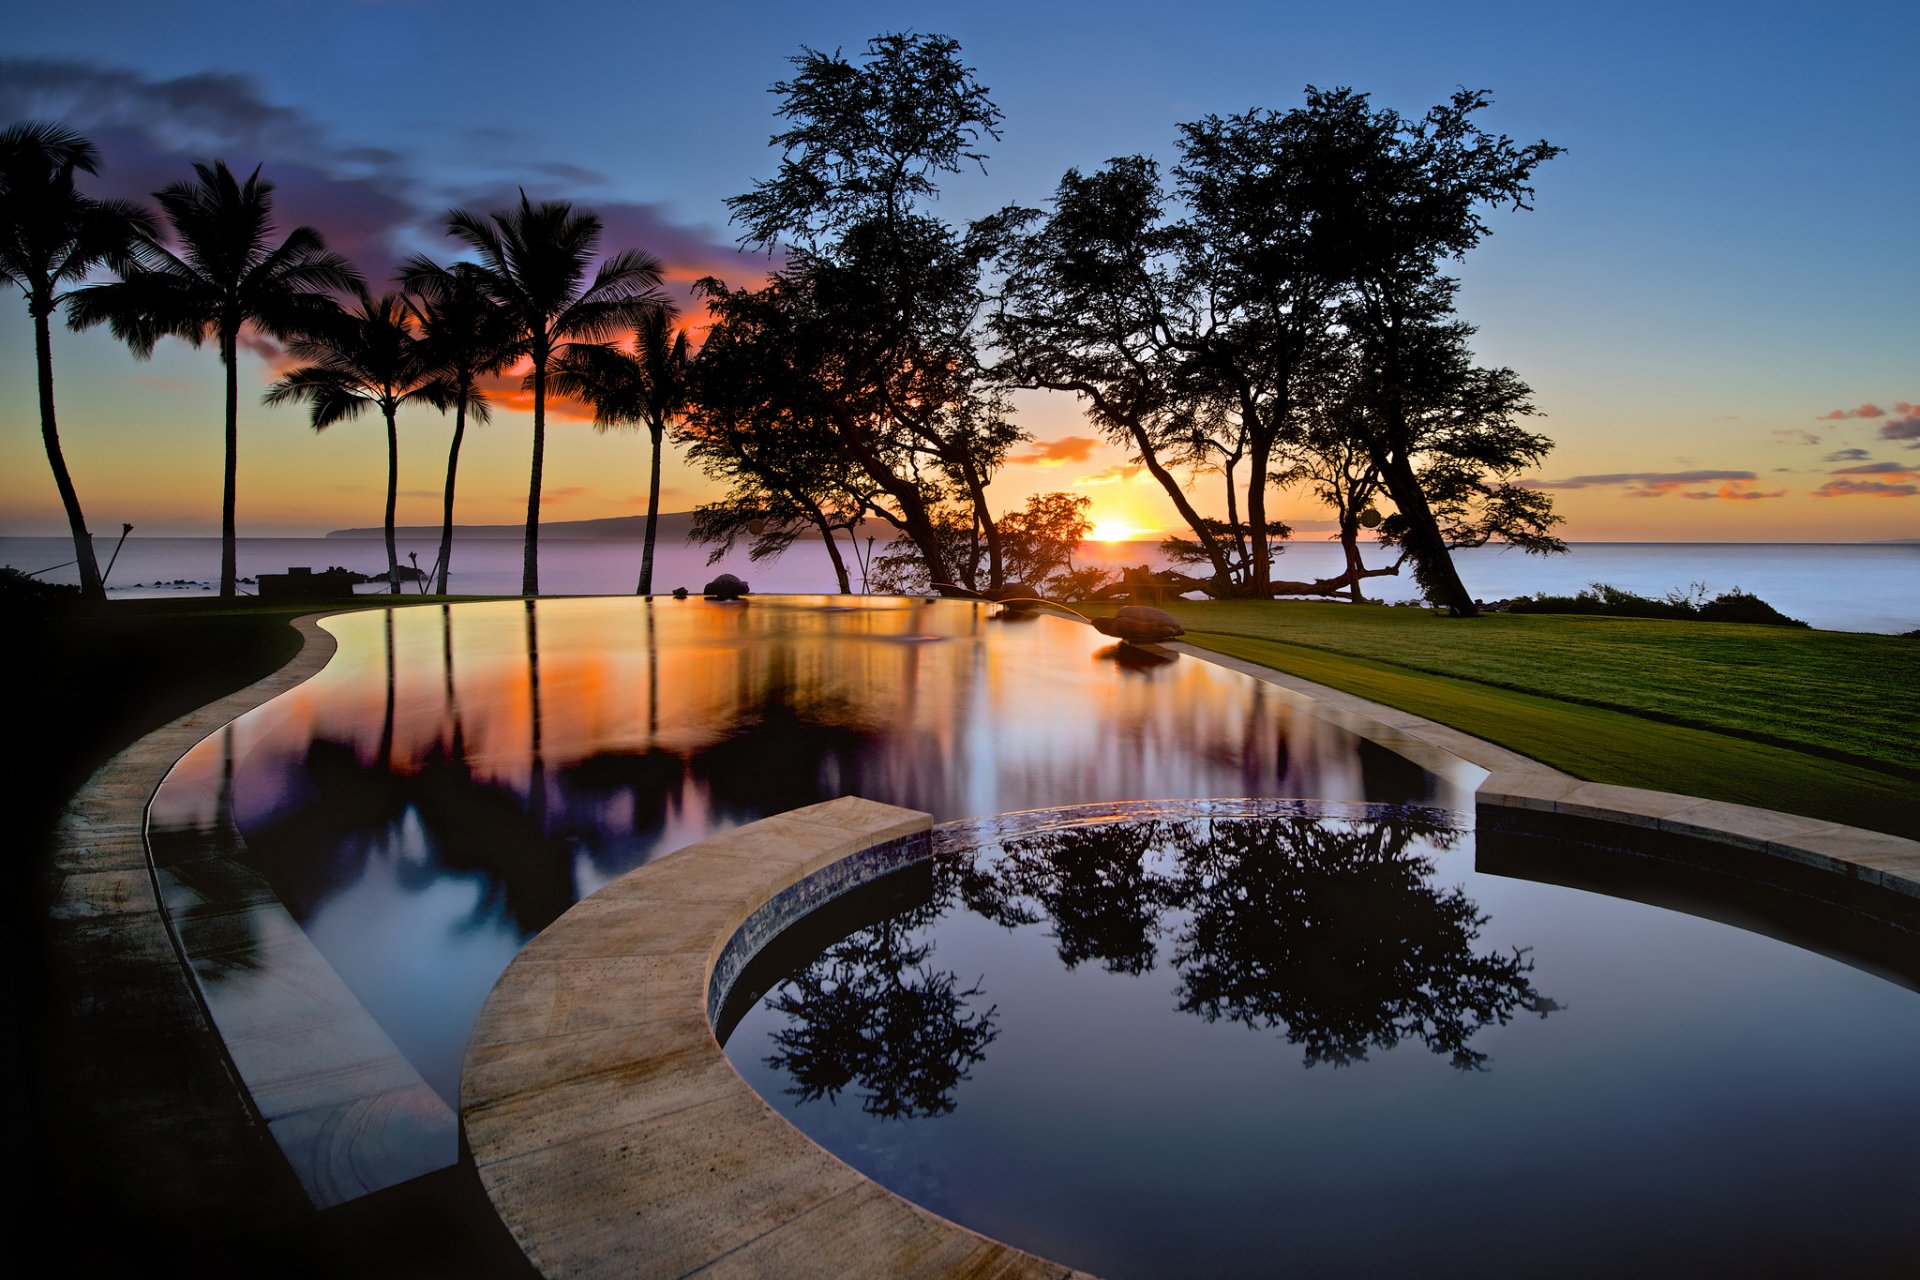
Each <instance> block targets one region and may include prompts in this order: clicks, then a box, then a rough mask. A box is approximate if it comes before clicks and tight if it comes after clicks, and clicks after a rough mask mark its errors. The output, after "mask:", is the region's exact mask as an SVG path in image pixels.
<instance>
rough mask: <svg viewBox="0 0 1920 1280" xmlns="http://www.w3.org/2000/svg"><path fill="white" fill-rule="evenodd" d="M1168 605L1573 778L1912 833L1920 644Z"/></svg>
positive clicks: (1671, 627)
mask: <svg viewBox="0 0 1920 1280" xmlns="http://www.w3.org/2000/svg"><path fill="white" fill-rule="evenodd" d="M1168 608H1169V609H1170V611H1171V612H1173V613H1174V614H1175V615H1176V616H1178V617H1179V618H1180V620H1181V623H1182V625H1184V626H1185V627H1186V628H1187V630H1188V634H1187V636H1186V639H1187V640H1189V641H1191V642H1192V643H1194V644H1196V645H1198V646H1201V647H1203V648H1210V649H1214V650H1217V651H1219V652H1221V653H1226V654H1231V655H1233V656H1235V657H1238V658H1243V659H1246V660H1248V661H1252V662H1258V663H1260V664H1262V665H1264V666H1270V667H1273V668H1275V669H1277V670H1281V671H1286V672H1290V673H1292V674H1294V675H1298V676H1301V677H1304V678H1305V679H1308V680H1314V681H1317V682H1319V683H1321V684H1326V685H1330V686H1332V687H1334V688H1337V689H1342V690H1345V691H1347V692H1350V693H1355V694H1358V695H1360V696H1362V697H1366V698H1371V699H1373V700H1375V701H1378V702H1384V703H1388V704H1390V705H1392V706H1396V707H1400V708H1403V709H1405V710H1408V711H1412V712H1414V713H1415V714H1418V715H1423V716H1426V717H1427V718H1428V719H1431V720H1436V721H1439V722H1440V723H1442V724H1447V725H1451V726H1453V727H1455V728H1457V729H1461V730H1463V731H1465V732H1467V733H1471V734H1474V735H1475V736H1477V737H1481V738H1485V739H1487V740H1488V741H1490V742H1497V743H1499V744H1500V745H1502V746H1505V747H1509V748H1511V749H1512V750H1515V751H1519V752H1521V753H1523V754H1525V755H1528V756H1531V757H1533V758H1535V759H1537V760H1540V761H1543V762H1544V763H1547V764H1550V765H1553V766H1554V767H1555V768H1559V769H1564V770H1566V771H1567V772H1568V773H1572V774H1575V775H1577V776H1579V777H1582V778H1589V779H1592V780H1595V781H1600V782H1613V783H1619V784H1622V785H1626V786H1637V787H1651V788H1655V789H1658V790H1662V791H1678V792H1685V793H1687V794H1692V795H1700V796H1706V797H1709V798H1712V799H1719V800H1732V801H1736V802H1738V803H1741V804H1754V805H1761V806H1764V807H1767V808H1775V809H1784V810H1787V811H1788V812H1793V813H1801V814H1806V815H1808V816H1811V817H1820V818H1829V819H1832V820H1834V821H1838V822H1847V823H1851V824H1853V825H1857V826H1864V827H1871V828H1874V829H1877V830H1883V831H1892V832H1896V833H1898V834H1901V835H1907V836H1913V837H1920V750H1917V749H1916V745H1915V740H1916V735H1915V732H1914V726H1915V725H1916V724H1920V641H1915V640H1913V639H1908V638H1904V637H1897V636H1876V635H1859V634H1853V633H1847V632H1829V631H1802V630H1798V629H1790V628H1774V627H1756V626H1738V625H1730V624H1723V623H1696V622H1671V621H1660V620H1643V619H1627V618H1595V617H1586V616H1573V615H1544V614H1527V615H1519V614H1489V615H1486V616H1484V617H1481V618H1475V619H1470V620H1461V619H1453V618H1446V617H1442V616H1440V615H1438V614H1434V613H1430V612H1428V611H1426V610H1424V609H1399V608H1381V607H1354V606H1350V605H1341V604H1329V603H1314V602H1306V601H1281V602H1273V603H1262V602H1259V601H1207V602H1200V603H1192V602H1183V601H1176V602H1174V603H1173V604H1171V605H1169V606H1168ZM1090 611H1103V610H1098V609H1094V610H1090Z"/></svg>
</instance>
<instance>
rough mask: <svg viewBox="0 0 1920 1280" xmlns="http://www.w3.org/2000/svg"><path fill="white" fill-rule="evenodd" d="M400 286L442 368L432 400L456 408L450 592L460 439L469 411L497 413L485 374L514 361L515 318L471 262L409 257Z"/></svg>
mask: <svg viewBox="0 0 1920 1280" xmlns="http://www.w3.org/2000/svg"><path fill="white" fill-rule="evenodd" d="M400 278H401V284H402V286H403V287H404V288H405V289H406V290H407V292H409V293H411V294H412V295H413V296H414V298H415V299H416V301H415V303H414V314H415V316H417V317H418V319H419V321H420V340H421V342H423V343H425V344H426V347H427V350H428V352H429V355H428V359H429V360H431V361H432V363H433V364H434V365H436V366H437V367H438V368H439V369H440V371H441V379H440V385H439V390H438V391H437V392H435V393H434V395H432V396H429V397H428V399H429V400H430V402H431V403H432V404H433V405H434V407H435V408H437V409H439V410H440V411H441V412H442V413H445V412H446V411H447V410H448V409H449V408H451V409H452V410H453V443H452V444H451V445H450V446H448V449H447V495H446V503H445V506H444V508H443V510H442V513H441V519H440V559H439V560H438V561H437V564H438V569H437V573H438V575H439V581H438V583H437V584H436V585H435V587H434V590H435V592H436V593H438V594H440V595H445V594H447V572H448V566H449V565H450V564H451V563H452V561H453V482H454V478H455V476H457V475H458V474H459V471H460V441H461V440H462V439H463V438H464V437H465V436H466V434H467V415H468V414H472V415H473V418H474V420H475V421H476V422H485V421H487V420H488V419H489V418H491V417H492V416H493V413H492V410H491V408H490V407H489V406H488V404H487V396H486V393H485V392H484V391H482V390H481V389H480V387H479V381H480V379H481V378H483V377H485V376H486V375H488V374H492V373H499V372H500V371H501V370H502V369H505V368H506V367H507V366H508V365H510V364H512V363H513V361H514V358H515V355H516V352H517V348H516V347H515V345H514V328H513V323H512V320H511V318H510V317H509V316H508V315H507V313H506V311H505V310H504V309H503V308H502V307H501V306H500V304H499V303H497V302H495V301H494V300H493V297H492V295H491V294H489V293H488V292H487V284H486V278H485V277H484V276H482V275H481V274H480V269H479V268H478V267H476V266H474V265H473V264H472V263H471V262H456V263H454V264H453V266H452V267H451V268H448V267H442V266H440V265H439V264H438V263H435V262H433V261H431V260H430V259H428V258H425V257H418V256H416V257H413V258H409V259H408V260H407V261H406V263H405V265H403V266H402V267H401V277H400Z"/></svg>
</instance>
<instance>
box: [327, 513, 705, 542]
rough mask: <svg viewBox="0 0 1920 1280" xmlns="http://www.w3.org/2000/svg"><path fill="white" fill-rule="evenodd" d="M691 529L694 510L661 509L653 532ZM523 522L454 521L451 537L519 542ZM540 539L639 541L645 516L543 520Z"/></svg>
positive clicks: (674, 535) (404, 529)
mask: <svg viewBox="0 0 1920 1280" xmlns="http://www.w3.org/2000/svg"><path fill="white" fill-rule="evenodd" d="M692 528H693V512H691V511H662V512H661V513H660V527H659V530H658V532H657V534H656V535H655V536H656V537H658V538H659V540H660V541H662V542H669V541H672V542H684V541H685V540H686V537H687V534H688V532H689V531H691V530H692ZM393 532H394V534H395V536H397V537H401V538H438V537H439V536H440V526H439V525H437V524H431V525H429V524H406V525H399V526H396V527H395V529H394V531H393ZM526 532H527V526H526V525H524V524H457V525H455V526H453V536H454V537H455V538H457V539H460V538H464V539H478V540H480V541H485V542H493V541H499V542H518V541H519V540H520V539H521V538H523V537H525V536H526ZM326 536H327V537H329V538H384V537H385V536H386V530H384V529H382V528H380V527H379V526H377V525H376V526H375V527H373V528H371V529H335V530H333V531H332V532H331V533H328V534H327V535H326ZM540 536H541V538H543V539H545V538H557V539H560V540H563V541H581V542H639V541H640V540H641V539H643V538H645V537H646V536H647V518H646V517H645V516H608V517H605V518H604V519H600V520H542V521H541V522H540Z"/></svg>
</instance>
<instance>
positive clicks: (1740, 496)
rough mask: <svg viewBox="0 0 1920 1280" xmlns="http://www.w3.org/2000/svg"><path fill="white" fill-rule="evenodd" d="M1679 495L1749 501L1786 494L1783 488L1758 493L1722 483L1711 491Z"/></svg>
mask: <svg viewBox="0 0 1920 1280" xmlns="http://www.w3.org/2000/svg"><path fill="white" fill-rule="evenodd" d="M1680 496H1681V497H1683V498H1722V499H1726V500H1728V501H1739V502H1751V501H1753V500H1754V499H1756V498H1784V497H1786V496H1787V491H1786V490H1785V489H1775V490H1773V491H1772V492H1771V493H1760V492H1757V491H1756V490H1753V489H1742V488H1740V487H1739V486H1738V485H1733V484H1723V485H1721V486H1720V488H1719V489H1718V490H1716V491H1714V492H1712V493H1702V492H1698V491H1694V492H1687V493H1682V494H1681V495H1680Z"/></svg>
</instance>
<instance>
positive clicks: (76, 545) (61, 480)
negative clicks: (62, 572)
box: [33, 301, 107, 604]
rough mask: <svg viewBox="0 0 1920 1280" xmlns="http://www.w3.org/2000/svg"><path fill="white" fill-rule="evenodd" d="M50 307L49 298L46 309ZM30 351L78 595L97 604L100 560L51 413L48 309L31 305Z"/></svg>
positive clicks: (102, 592) (103, 592) (101, 596)
mask: <svg viewBox="0 0 1920 1280" xmlns="http://www.w3.org/2000/svg"><path fill="white" fill-rule="evenodd" d="M51 307H52V303H51V301H49V302H48V304H47V309H48V310H50V309H51ZM33 354H34V362H35V364H36V365H37V372H38V373H39V377H40V439H41V440H42V441H43V442H44V443H45V444H46V446H47V462H48V464H49V465H50V466H52V468H53V485H54V488H56V489H58V490H59V491H60V505H61V506H63V507H65V508H66V509H67V527H68V528H69V529H71V530H72V531H73V558H74V560H75V561H77V562H78V566H79V569H80V598H81V599H82V600H86V601H88V602H90V603H93V604H100V603H102V602H104V601H105V600H106V598H107V588H106V584H104V583H103V582H101V581H100V562H99V561H98V560H97V559H95V558H94V554H93V535H92V534H90V533H88V532H87V518H86V517H85V516H84V515H82V514H81V512H80V495H79V494H78V493H77V492H75V490H74V487H73V477H72V476H70V475H68V474H67V459H66V455H64V454H63V453H61V451H60V429H59V427H58V426H57V425H56V424H55V422H54V416H53V340H52V336H51V335H50V334H49V333H48V331H47V311H46V310H43V309H42V308H41V307H40V306H38V305H36V306H35V307H34V308H33Z"/></svg>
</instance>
